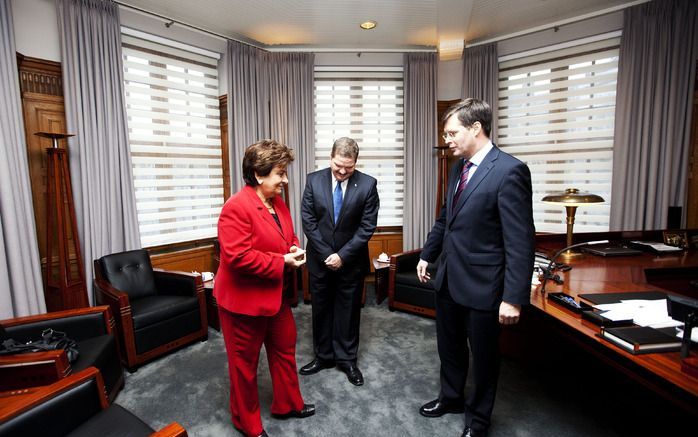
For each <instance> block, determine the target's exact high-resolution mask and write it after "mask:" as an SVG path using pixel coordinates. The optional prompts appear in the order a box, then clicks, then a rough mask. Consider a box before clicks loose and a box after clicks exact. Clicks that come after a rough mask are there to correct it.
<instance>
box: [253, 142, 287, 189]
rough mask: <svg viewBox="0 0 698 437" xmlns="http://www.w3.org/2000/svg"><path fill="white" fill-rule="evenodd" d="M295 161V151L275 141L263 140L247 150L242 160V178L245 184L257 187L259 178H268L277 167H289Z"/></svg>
mask: <svg viewBox="0 0 698 437" xmlns="http://www.w3.org/2000/svg"><path fill="white" fill-rule="evenodd" d="M294 159H295V154H294V153H293V149H289V148H288V147H286V146H285V145H283V144H281V143H279V142H277V141H274V140H261V141H258V142H256V143H254V144H252V145H250V146H248V147H247V149H245V157H244V158H243V160H242V178H243V180H244V181H245V184H247V185H249V186H251V187H256V186H257V185H259V184H258V183H257V178H256V177H255V173H256V174H258V175H260V176H267V175H269V173H271V171H272V169H273V168H274V167H276V166H279V165H280V166H284V167H285V166H288V164H289V163H291V162H292V161H293V160H294Z"/></svg>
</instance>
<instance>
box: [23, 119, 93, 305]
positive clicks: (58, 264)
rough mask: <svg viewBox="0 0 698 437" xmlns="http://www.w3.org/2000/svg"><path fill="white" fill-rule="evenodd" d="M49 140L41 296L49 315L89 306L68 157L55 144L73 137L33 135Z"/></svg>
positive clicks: (70, 135)
mask: <svg viewBox="0 0 698 437" xmlns="http://www.w3.org/2000/svg"><path fill="white" fill-rule="evenodd" d="M35 135H37V136H40V137H42V138H50V139H51V140H52V147H48V148H47V149H46V152H47V154H48V155H47V162H46V270H45V275H44V296H45V298H46V309H47V310H48V311H59V310H67V309H72V308H83V307H87V306H89V301H88V299H87V289H86V287H85V270H84V267H83V265H82V255H81V253H80V242H79V240H78V229H77V223H76V220H75V204H74V202H73V188H72V186H71V183H70V171H69V170H68V153H67V150H66V149H62V148H60V147H58V140H61V139H66V138H68V137H72V136H73V134H66V133H57V132H36V133H35Z"/></svg>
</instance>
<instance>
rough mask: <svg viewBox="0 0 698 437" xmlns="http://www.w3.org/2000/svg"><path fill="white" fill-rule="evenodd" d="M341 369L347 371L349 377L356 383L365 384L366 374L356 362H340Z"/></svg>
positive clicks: (350, 380)
mask: <svg viewBox="0 0 698 437" xmlns="http://www.w3.org/2000/svg"><path fill="white" fill-rule="evenodd" d="M337 367H339V370H341V371H342V372H344V373H346V375H347V379H348V380H349V382H351V383H352V384H354V385H364V375H362V374H361V370H359V368H358V367H356V364H354V363H347V364H339V365H337Z"/></svg>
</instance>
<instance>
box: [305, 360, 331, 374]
mask: <svg viewBox="0 0 698 437" xmlns="http://www.w3.org/2000/svg"><path fill="white" fill-rule="evenodd" d="M333 367H334V361H325V360H322V359H320V358H317V357H316V358H315V359H314V360H313V361H311V362H309V363H308V364H306V365H305V366H303V367H301V370H299V371H298V373H300V374H301V375H312V374H314V373H318V372H319V371H321V370H322V369H331V368H333Z"/></svg>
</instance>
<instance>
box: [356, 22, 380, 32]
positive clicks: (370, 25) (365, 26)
mask: <svg viewBox="0 0 698 437" xmlns="http://www.w3.org/2000/svg"><path fill="white" fill-rule="evenodd" d="M377 25H378V23H376V22H375V21H373V20H370V21H364V22H363V23H361V24H359V27H361V28H362V29H363V30H371V29H373V28H374V27H376V26H377Z"/></svg>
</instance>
